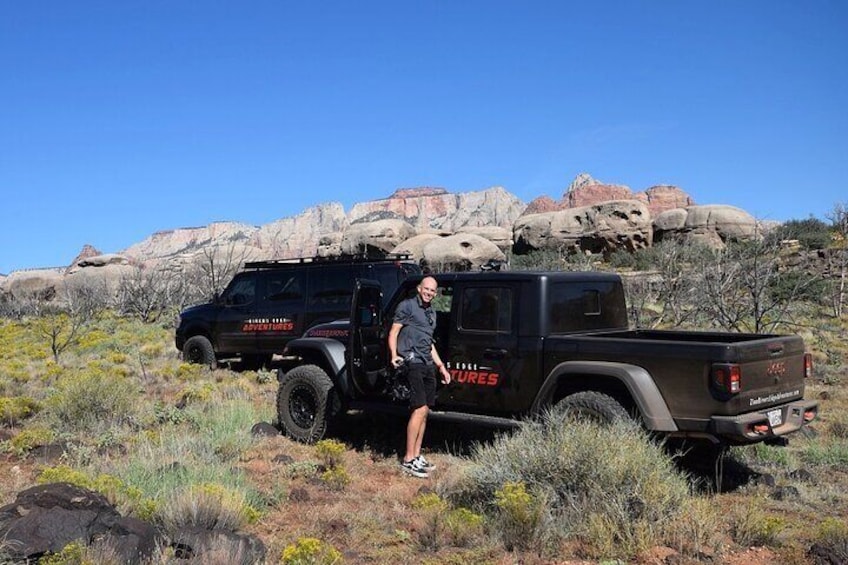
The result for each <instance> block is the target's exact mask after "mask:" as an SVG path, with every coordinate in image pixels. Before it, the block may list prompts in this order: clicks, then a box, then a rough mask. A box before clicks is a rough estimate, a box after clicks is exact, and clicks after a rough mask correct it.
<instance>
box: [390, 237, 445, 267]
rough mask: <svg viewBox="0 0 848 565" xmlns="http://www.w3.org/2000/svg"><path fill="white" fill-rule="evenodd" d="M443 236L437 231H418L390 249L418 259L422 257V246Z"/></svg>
mask: <svg viewBox="0 0 848 565" xmlns="http://www.w3.org/2000/svg"><path fill="white" fill-rule="evenodd" d="M442 237H444V236H443V235H439V234H437V233H420V234H418V235H416V236H413V237H410V238H409V239H407V240H406V241H404V242H403V243H401V244H400V245H398V246H397V247H395V248H394V249H392V251H391V252H392V253H400V254H407V255H410V256H411V257H412V258H413V259H416V260H418V261H420V260H421V258H422V257H424V247H425V246H426V245H427V244H428V243H430V242H431V241H433V240H436V239H441V238H442Z"/></svg>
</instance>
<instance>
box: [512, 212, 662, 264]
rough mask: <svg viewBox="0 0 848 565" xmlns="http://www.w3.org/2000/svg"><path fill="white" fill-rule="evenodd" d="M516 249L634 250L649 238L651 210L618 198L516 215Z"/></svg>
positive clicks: (644, 243)
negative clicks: (544, 211) (560, 209)
mask: <svg viewBox="0 0 848 565" xmlns="http://www.w3.org/2000/svg"><path fill="white" fill-rule="evenodd" d="M514 239H515V246H514V250H515V252H516V253H519V254H523V253H527V252H529V251H533V250H539V249H556V250H562V251H565V252H569V253H577V252H586V253H603V254H609V253H612V252H613V251H617V250H619V249H625V250H628V251H635V250H637V249H643V248H646V247H650V246H651V243H652V242H653V231H652V228H651V214H650V212H649V211H648V208H647V206H646V205H645V204H644V203H642V202H639V201H638V200H619V201H611V202H604V203H601V204H595V205H593V206H583V207H580V208H571V209H568V210H562V211H559V212H548V213H546V214H531V215H529V216H524V217H522V218H519V220H518V221H517V222H516V223H515V229H514Z"/></svg>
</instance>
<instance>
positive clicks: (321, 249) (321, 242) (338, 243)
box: [316, 231, 344, 257]
mask: <svg viewBox="0 0 848 565" xmlns="http://www.w3.org/2000/svg"><path fill="white" fill-rule="evenodd" d="M343 235H344V234H343V233H342V232H340V231H338V232H333V233H328V234H325V235H322V236H321V237H320V238H319V239H318V250H317V252H316V255H317V256H318V257H336V256H338V255H341V254H342V236H343Z"/></svg>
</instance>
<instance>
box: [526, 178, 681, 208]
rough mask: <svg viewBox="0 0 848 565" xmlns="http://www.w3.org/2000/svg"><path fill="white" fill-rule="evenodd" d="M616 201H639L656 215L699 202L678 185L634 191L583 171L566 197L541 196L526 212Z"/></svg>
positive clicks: (571, 185)
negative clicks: (598, 178) (558, 198)
mask: <svg viewBox="0 0 848 565" xmlns="http://www.w3.org/2000/svg"><path fill="white" fill-rule="evenodd" d="M612 200H639V201H640V202H644V203H645V204H646V205H647V206H648V210H649V211H650V213H651V215H652V216H656V215H657V214H660V213H662V212H665V211H666V210H671V209H673V208H683V207H686V206H693V205H694V204H695V201H694V200H692V197H690V196H689V195H688V194H686V192H684V191H683V190H681V189H680V188H678V187H676V186H672V185H667V184H660V185H655V186H652V187H650V188H648V189H647V190H645V191H644V192H633V191H632V190H630V188H629V187H627V186H625V185H623V184H608V183H604V182H601V181H599V180H596V179H594V178H592V177H591V175H589V174H587V173H580V174H579V175H577V177H576V178H575V179H574V180H573V181H572V182H571V184H570V185H568V188H566V190H565V192H564V193H563V195H562V200H560V201H559V202H556V201H554V200H553V199H551V198H550V197H548V196H541V197H539V198H536V199H535V200H533V201H532V202H530V204H529V205H528V206H527V208H526V209H525V211H524V214H525V215H527V214H539V213H543V212H555V211H557V210H564V209H567V208H580V207H583V206H592V205H594V204H600V203H602V202H609V201H612Z"/></svg>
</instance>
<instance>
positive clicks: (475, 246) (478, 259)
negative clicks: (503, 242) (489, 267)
mask: <svg viewBox="0 0 848 565" xmlns="http://www.w3.org/2000/svg"><path fill="white" fill-rule="evenodd" d="M422 253H423V257H422V258H421V264H422V265H423V266H425V267H427V268H429V269H430V270H432V271H446V270H450V271H471V270H478V269H480V267H482V266H483V265H485V264H487V263H489V262H490V261H494V262H499V263H500V262H503V261H505V260H506V256H505V255H504V253H503V251H501V250H500V249H498V246H497V245H495V244H494V243H492V242H491V241H489V240H488V239H485V238H483V237H480V236H479V235H476V234H473V233H458V234H455V235H450V236H447V237H442V238H439V239H435V240H433V241H431V242H430V243H428V244H427V245H425V246H424V248H423V249H422Z"/></svg>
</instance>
